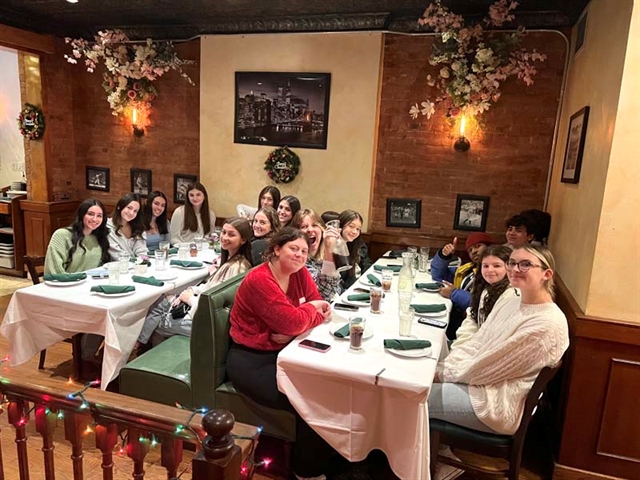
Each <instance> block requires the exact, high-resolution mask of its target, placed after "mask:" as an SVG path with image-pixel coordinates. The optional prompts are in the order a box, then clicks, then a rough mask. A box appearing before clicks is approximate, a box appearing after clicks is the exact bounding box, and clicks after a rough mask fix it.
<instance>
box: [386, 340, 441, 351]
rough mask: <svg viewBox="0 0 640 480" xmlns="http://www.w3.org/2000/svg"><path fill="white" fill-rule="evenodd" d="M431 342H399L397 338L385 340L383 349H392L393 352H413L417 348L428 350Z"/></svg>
mask: <svg viewBox="0 0 640 480" xmlns="http://www.w3.org/2000/svg"><path fill="white" fill-rule="evenodd" d="M430 346H431V342H430V341H429V340H400V339H399V338H385V339H384V348H393V349H394V350H415V349H418V348H429V347H430Z"/></svg>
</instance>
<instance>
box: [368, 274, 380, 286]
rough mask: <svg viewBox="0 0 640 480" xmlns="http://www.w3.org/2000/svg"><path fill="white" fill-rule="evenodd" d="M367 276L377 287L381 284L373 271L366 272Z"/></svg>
mask: <svg viewBox="0 0 640 480" xmlns="http://www.w3.org/2000/svg"><path fill="white" fill-rule="evenodd" d="M367 278H368V279H369V281H370V282H371V283H373V284H374V285H375V286H377V287H379V286H381V285H382V282H381V281H380V279H379V278H378V277H376V276H375V275H374V274H373V273H368V274H367Z"/></svg>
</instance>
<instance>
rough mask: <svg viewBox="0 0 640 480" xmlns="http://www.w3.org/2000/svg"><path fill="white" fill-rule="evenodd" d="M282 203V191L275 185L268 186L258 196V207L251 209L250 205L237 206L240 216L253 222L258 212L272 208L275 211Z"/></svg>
mask: <svg viewBox="0 0 640 480" xmlns="http://www.w3.org/2000/svg"><path fill="white" fill-rule="evenodd" d="M279 203H280V190H279V189H278V187H274V186H273V185H267V186H266V187H264V188H263V189H262V190H260V193H259V194H258V207H257V208H256V207H251V206H249V205H244V204H242V203H241V204H239V205H238V206H236V211H237V212H238V216H239V217H242V218H246V219H247V220H253V219H254V217H255V215H256V213H257V212H258V210H260V209H261V208H264V207H271V208H273V209H274V210H275V209H276V208H278V204H279Z"/></svg>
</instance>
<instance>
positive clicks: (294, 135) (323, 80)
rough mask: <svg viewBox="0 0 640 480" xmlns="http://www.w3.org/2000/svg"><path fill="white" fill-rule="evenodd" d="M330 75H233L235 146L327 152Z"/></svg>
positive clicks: (259, 73)
mask: <svg viewBox="0 0 640 480" xmlns="http://www.w3.org/2000/svg"><path fill="white" fill-rule="evenodd" d="M330 85H331V74H330V73H289V72H286V73H279V72H236V92H235V95H236V97H235V98H236V110H235V119H234V142H235V143H249V144H254V145H274V146H288V147H297V148H320V149H326V148H327V130H328V126H329V87H330Z"/></svg>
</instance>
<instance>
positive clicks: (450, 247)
mask: <svg viewBox="0 0 640 480" xmlns="http://www.w3.org/2000/svg"><path fill="white" fill-rule="evenodd" d="M457 246H458V237H454V238H453V243H447V244H446V245H445V246H444V247H442V255H443V256H445V257H448V256H449V255H451V254H452V253H453V252H455V251H456V247H457Z"/></svg>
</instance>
